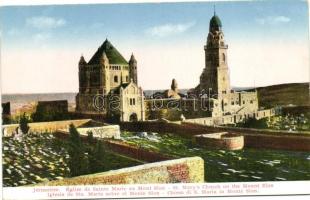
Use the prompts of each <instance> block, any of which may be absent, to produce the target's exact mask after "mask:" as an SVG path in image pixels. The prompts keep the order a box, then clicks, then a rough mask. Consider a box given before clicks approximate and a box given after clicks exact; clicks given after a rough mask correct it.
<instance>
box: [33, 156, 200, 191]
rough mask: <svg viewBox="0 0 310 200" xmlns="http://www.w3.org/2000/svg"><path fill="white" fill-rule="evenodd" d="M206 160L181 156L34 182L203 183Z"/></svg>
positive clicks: (90, 183) (64, 183)
mask: <svg viewBox="0 0 310 200" xmlns="http://www.w3.org/2000/svg"><path fill="white" fill-rule="evenodd" d="M203 182H204V161H203V159H202V158H200V157H189V158H181V159H176V160H169V161H162V162H156V163H150V164H144V165H139V166H135V167H129V168H123V169H119V170H111V171H107V172H102V173H96V174H91V175H84V176H78V177H74V178H66V179H63V180H56V181H48V182H43V183H39V184H35V185H31V186H65V185H95V184H163V183H203Z"/></svg>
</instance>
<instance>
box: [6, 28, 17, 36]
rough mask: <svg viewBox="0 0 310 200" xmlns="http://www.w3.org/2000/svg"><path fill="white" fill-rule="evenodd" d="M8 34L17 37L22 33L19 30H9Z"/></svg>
mask: <svg viewBox="0 0 310 200" xmlns="http://www.w3.org/2000/svg"><path fill="white" fill-rule="evenodd" d="M7 33H8V35H9V36H16V35H18V34H19V33H20V31H18V30H17V29H15V28H13V29H10V30H8V32H7Z"/></svg>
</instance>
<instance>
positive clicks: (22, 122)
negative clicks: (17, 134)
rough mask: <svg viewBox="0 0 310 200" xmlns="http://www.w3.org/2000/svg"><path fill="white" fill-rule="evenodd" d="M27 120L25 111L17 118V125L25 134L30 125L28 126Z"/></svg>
mask: <svg viewBox="0 0 310 200" xmlns="http://www.w3.org/2000/svg"><path fill="white" fill-rule="evenodd" d="M28 122H29V119H28V117H27V116H26V113H24V114H23V115H22V116H21V117H20V119H19V127H20V129H21V131H22V132H23V134H27V133H28V131H29V128H30V127H29V126H28Z"/></svg>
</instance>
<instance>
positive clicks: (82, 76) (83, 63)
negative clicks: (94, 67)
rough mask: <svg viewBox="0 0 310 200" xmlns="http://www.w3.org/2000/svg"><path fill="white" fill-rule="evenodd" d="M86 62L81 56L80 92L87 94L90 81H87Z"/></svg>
mask: <svg viewBox="0 0 310 200" xmlns="http://www.w3.org/2000/svg"><path fill="white" fill-rule="evenodd" d="M86 65H87V63H86V61H85V59H84V56H83V55H81V57H80V61H79V92H82V93H83V92H85V90H86V88H87V87H88V80H87V72H86Z"/></svg>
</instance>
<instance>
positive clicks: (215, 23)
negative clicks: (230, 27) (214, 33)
mask: <svg viewBox="0 0 310 200" xmlns="http://www.w3.org/2000/svg"><path fill="white" fill-rule="evenodd" d="M221 28H222V22H221V20H220V18H219V17H218V16H217V15H216V12H215V6H214V15H213V17H212V18H211V20H210V30H220V29H221Z"/></svg>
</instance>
